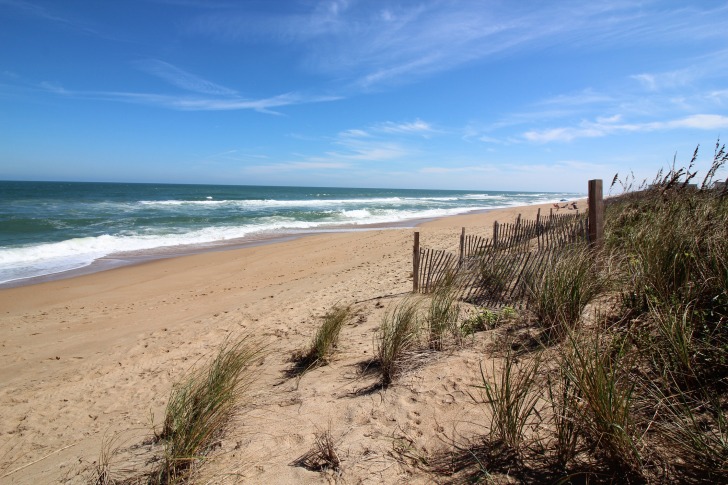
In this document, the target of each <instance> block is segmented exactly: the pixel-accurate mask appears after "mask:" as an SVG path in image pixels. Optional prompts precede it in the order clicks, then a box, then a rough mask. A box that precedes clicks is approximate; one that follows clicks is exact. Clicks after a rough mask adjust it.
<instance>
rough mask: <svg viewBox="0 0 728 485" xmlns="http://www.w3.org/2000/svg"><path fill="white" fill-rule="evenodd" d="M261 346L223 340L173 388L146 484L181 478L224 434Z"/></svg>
mask: <svg viewBox="0 0 728 485" xmlns="http://www.w3.org/2000/svg"><path fill="white" fill-rule="evenodd" d="M259 355H260V347H259V346H258V345H256V344H255V343H253V342H252V340H251V339H249V338H245V339H242V340H240V341H237V342H232V341H226V342H225V343H223V345H222V346H221V347H220V349H219V351H218V353H217V356H216V357H215V358H214V359H212V361H210V362H209V363H208V364H206V365H204V366H202V367H200V368H199V369H197V370H195V371H193V372H191V373H190V374H188V375H187V376H185V377H184V378H183V379H182V380H181V381H180V382H179V383H178V384H176V385H175V386H174V387H173V388H172V392H171V394H170V397H169V402H168V403H167V409H166V412H165V418H164V424H163V427H162V431H161V432H160V433H159V434H158V436H157V439H158V440H159V441H160V442H161V443H162V444H163V446H164V454H163V457H162V460H161V462H160V466H159V467H158V469H157V470H156V472H155V473H154V474H153V475H152V476H150V477H149V482H150V483H174V482H178V481H181V480H183V479H185V478H186V477H187V475H188V473H189V472H190V470H191V469H192V468H193V465H194V464H195V463H196V462H197V461H198V460H199V459H201V458H202V457H203V456H204V455H205V454H206V453H207V452H208V451H209V449H210V447H211V445H212V444H213V443H214V441H215V440H216V439H217V438H219V437H220V436H221V435H222V434H223V432H224V431H225V428H226V426H227V425H228V424H229V422H230V419H231V418H232V417H233V416H234V414H235V412H236V410H237V408H238V406H239V405H240V404H241V402H242V401H243V400H244V398H245V394H246V391H247V390H248V388H249V386H250V384H251V382H252V377H253V373H252V369H251V364H252V363H253V362H254V361H255V360H256V359H257V358H258V356H259Z"/></svg>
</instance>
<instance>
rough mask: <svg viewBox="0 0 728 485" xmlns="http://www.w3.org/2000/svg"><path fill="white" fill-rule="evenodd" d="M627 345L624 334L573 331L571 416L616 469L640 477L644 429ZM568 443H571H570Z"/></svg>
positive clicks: (568, 361)
mask: <svg viewBox="0 0 728 485" xmlns="http://www.w3.org/2000/svg"><path fill="white" fill-rule="evenodd" d="M626 354H627V347H626V343H625V341H624V340H622V339H620V338H619V337H618V336H606V335H605V336H604V337H602V336H600V335H599V334H598V333H597V334H591V335H589V336H586V335H585V334H584V333H582V334H577V335H574V334H572V335H570V336H569V338H568V341H567V342H566V348H565V349H564V361H563V363H562V366H563V368H562V372H563V373H564V377H565V379H566V380H567V382H568V383H569V385H570V386H573V387H574V391H573V395H572V396H571V397H569V398H568V399H567V400H566V401H565V403H566V404H567V405H568V406H570V408H568V409H566V410H565V412H564V415H565V416H568V417H569V418H570V419H572V420H574V423H575V425H576V426H577V432H578V434H579V435H581V436H583V437H585V438H587V439H588V440H590V444H591V447H592V449H593V450H595V451H596V452H597V453H600V452H601V453H603V454H604V455H605V456H606V457H607V460H608V462H609V463H610V464H611V466H612V468H613V469H615V470H621V471H625V472H629V473H630V474H634V475H637V476H639V475H640V474H641V466H642V459H641V455H640V452H639V447H638V445H639V437H640V433H639V431H638V430H639V428H638V425H637V423H636V421H635V413H634V407H635V382H634V380H633V379H632V378H631V377H630V375H629V374H628V370H629V365H627V364H626V359H627V357H626ZM564 444H566V443H564Z"/></svg>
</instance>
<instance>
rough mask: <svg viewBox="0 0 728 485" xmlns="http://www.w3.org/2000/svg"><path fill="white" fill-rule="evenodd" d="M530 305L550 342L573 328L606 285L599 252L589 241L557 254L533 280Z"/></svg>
mask: <svg viewBox="0 0 728 485" xmlns="http://www.w3.org/2000/svg"><path fill="white" fill-rule="evenodd" d="M528 286H529V295H530V298H529V306H530V307H531V308H532V309H533V311H534V313H535V314H536V317H537V318H538V320H539V322H540V324H541V326H542V327H543V328H544V332H545V336H546V339H547V340H548V341H549V342H556V341H561V340H563V339H564V338H565V337H566V336H567V334H568V333H570V332H573V331H574V330H575V329H576V328H577V325H578V323H579V321H580V319H581V314H582V312H583V311H584V308H585V307H586V305H587V304H589V303H590V302H591V301H592V300H593V299H594V298H595V297H596V296H597V295H598V294H599V293H600V292H601V291H602V289H603V285H602V282H601V278H600V277H599V276H598V272H597V271H596V266H595V254H594V253H593V252H592V251H591V250H590V249H589V248H588V247H587V246H586V245H574V246H571V247H568V248H566V249H565V250H564V251H563V252H561V253H559V254H558V255H556V256H555V259H554V261H553V263H552V265H550V266H549V267H548V269H547V270H546V271H545V272H544V274H543V275H539V276H538V277H532V278H531V281H530V282H529V285H528Z"/></svg>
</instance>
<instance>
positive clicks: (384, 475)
mask: <svg viewBox="0 0 728 485" xmlns="http://www.w3.org/2000/svg"><path fill="white" fill-rule="evenodd" d="M584 206H585V204H584V202H583V201H580V207H581V208H583V207H584ZM538 207H542V208H543V209H542V211H543V212H544V213H548V210H549V208H550V207H551V206H550V205H549V204H547V205H542V206H529V207H519V208H511V209H503V210H495V211H491V212H488V213H481V214H470V215H464V216H455V217H449V218H444V219H440V220H436V221H431V222H428V223H425V224H423V225H421V226H420V227H418V228H417V229H415V230H418V231H419V232H420V234H421V235H420V244H421V245H422V246H423V247H431V248H437V249H450V250H453V251H456V250H457V247H458V241H459V234H460V228H461V227H465V230H466V233H467V234H478V235H482V236H489V235H490V232H491V230H492V225H493V221H494V220H498V221H499V222H513V221H514V220H515V218H516V216H517V214H518V213H521V214H523V217H524V218H535V213H536V210H537V208H538ZM566 212H570V211H566V210H565V209H562V210H561V211H560V213H566ZM415 230H413V229H377V230H367V231H362V232H350V233H332V234H321V235H313V236H307V237H303V238H299V239H296V240H292V241H286V242H281V243H276V244H269V245H264V246H257V247H250V248H243V249H236V250H230V251H222V252H209V253H202V254H196V255H191V256H184V257H179V258H174V259H166V260H157V261H151V262H146V263H144V264H139V265H135V266H127V267H122V268H117V269H113V270H109V271H104V272H100V273H95V274H90V275H83V276H78V277H75V278H71V279H64V280H58V281H52V282H47V283H42V284H37V285H32V286H24V287H20V288H9V289H2V290H0V408H1V409H2V413H0V482H1V483H33V484H40V483H56V482H63V481H68V482H69V483H81V482H83V474H82V471H83V470H84V469H87V468H88V467H89V466H93V463H94V461H96V460H98V458H99V455H100V453H101V451H102V444H103V443H104V440H107V441H108V440H110V439H112V438H114V439H115V440H116V441H115V443H116V444H117V445H118V446H122V447H124V446H127V447H128V446H131V445H135V444H140V443H142V442H143V441H144V440H146V439H148V438H149V437H150V436H152V427H153V426H156V429H157V430H159V429H160V426H161V422H162V421H163V417H164V408H165V405H166V403H167V399H168V397H169V392H170V389H171V386H172V384H173V383H174V382H176V381H178V380H179V379H180V377H181V376H182V375H184V374H185V372H186V371H188V370H189V369H190V368H191V367H192V366H194V365H195V364H199V363H200V362H204V361H205V360H207V359H209V358H210V357H211V356H213V355H214V353H215V351H216V349H217V348H218V347H219V346H220V344H221V343H222V342H223V341H224V340H225V339H226V338H228V337H229V336H233V337H241V336H244V335H253V336H256V337H258V338H260V339H261V340H262V341H264V342H265V344H266V346H267V347H266V354H265V358H264V360H263V362H262V363H261V364H260V365H259V367H258V369H256V376H257V379H256V381H255V383H254V385H253V386H252V388H251V390H250V403H249V404H247V405H246V406H245V407H243V409H242V411H241V414H240V416H239V417H238V418H236V419H235V420H234V422H233V423H232V425H231V427H230V429H229V430H228V432H227V434H226V435H225V437H224V438H223V440H222V441H221V442H220V444H219V446H218V447H217V449H216V450H215V451H214V452H213V453H212V454H211V456H210V458H209V460H208V461H207V462H206V463H205V464H204V466H203V467H202V468H201V472H200V483H235V482H241V483H326V482H328V481H332V480H334V478H336V479H341V480H343V481H344V482H347V483H381V482H384V483H396V482H402V481H409V482H415V483H417V482H423V483H425V482H431V481H432V480H431V478H430V477H429V476H428V475H427V474H426V473H425V472H424V471H422V470H420V469H419V468H418V467H417V466H416V463H417V462H418V461H419V462H421V459H422V458H425V457H432V456H434V455H435V453H436V452H437V451H438V450H442V449H447V448H448V447H450V444H451V443H452V442H453V441H456V442H463V441H464V440H468V439H470V438H474V437H476V436H478V435H480V434H483V433H485V431H486V428H485V427H484V424H485V422H486V419H485V418H486V414H485V410H484V406H482V405H476V403H475V402H474V400H473V398H472V397H471V394H474V392H475V391H476V390H475V389H474V388H473V387H472V385H473V384H477V383H478V381H479V378H480V377H479V376H480V367H479V366H480V363H481V362H482V361H483V360H484V359H487V354H486V353H485V352H484V348H485V346H486V345H487V343H488V336H487V335H485V333H483V334H480V335H478V336H477V338H475V339H473V341H472V342H471V343H470V344H469V345H467V346H465V347H464V348H463V349H460V350H457V351H450V352H443V353H440V354H438V355H437V356H433V357H432V358H431V359H430V361H429V362H428V363H427V364H426V365H424V366H421V367H419V368H418V369H416V370H414V371H412V372H410V373H408V374H407V375H405V376H403V377H402V378H401V379H400V380H399V381H397V382H396V383H395V384H394V385H393V386H391V387H389V388H388V389H386V390H378V389H376V388H372V385H373V384H375V383H376V380H377V378H376V376H375V375H372V374H370V373H367V372H366V371H362V369H364V368H366V363H367V362H368V361H369V360H370V359H372V356H373V353H374V336H375V332H376V329H377V327H378V326H379V324H380V322H381V319H382V316H383V314H384V312H385V311H386V309H387V308H388V307H390V306H391V305H393V304H394V303H396V302H397V301H398V300H399V299H401V298H403V296H404V295H406V294H407V293H408V292H410V291H411V289H412V279H411V273H412V242H413V232H414V231H415ZM337 303H339V304H354V308H355V310H356V311H357V312H358V317H357V319H356V320H355V322H354V323H352V324H351V325H350V326H347V327H346V328H344V329H343V331H342V335H341V340H340V344H339V347H338V351H337V353H336V356H335V358H334V360H333V362H331V363H330V364H329V365H327V366H324V367H320V368H317V369H315V370H312V371H310V372H308V373H306V374H305V375H304V376H303V377H302V378H301V379H300V380H296V379H295V378H294V379H288V378H286V376H285V372H286V370H288V369H290V368H291V362H290V357H291V354H292V353H293V352H294V351H296V350H302V349H305V348H306V347H307V346H308V344H309V342H310V340H311V338H312V336H313V333H314V331H315V329H316V328H317V326H318V325H319V323H320V320H319V317H320V316H321V315H323V314H324V313H325V312H326V311H327V310H328V309H330V308H331V307H332V306H333V305H335V304H337ZM485 367H486V368H487V365H486V366H485ZM476 394H477V393H476ZM324 430H328V431H330V432H331V434H332V436H333V437H334V439H335V440H336V448H337V453H338V455H339V458H340V459H341V472H340V476H336V477H335V476H334V474H333V472H326V473H322V472H317V471H310V470H307V469H306V468H303V467H300V466H294V462H295V461H296V459H297V458H300V457H301V456H302V455H304V454H305V453H306V452H307V451H309V450H310V449H311V448H312V445H313V440H314V435H315V433H316V432H319V431H324Z"/></svg>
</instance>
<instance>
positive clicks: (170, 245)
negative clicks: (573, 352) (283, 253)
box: [0, 193, 561, 283]
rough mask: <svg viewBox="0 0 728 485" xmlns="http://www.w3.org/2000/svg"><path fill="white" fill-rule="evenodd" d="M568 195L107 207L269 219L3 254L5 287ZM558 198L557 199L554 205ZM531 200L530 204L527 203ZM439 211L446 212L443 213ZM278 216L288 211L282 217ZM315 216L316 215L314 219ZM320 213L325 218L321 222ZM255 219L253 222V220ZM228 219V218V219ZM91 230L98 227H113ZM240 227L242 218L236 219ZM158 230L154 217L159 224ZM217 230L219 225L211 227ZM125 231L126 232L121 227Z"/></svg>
mask: <svg viewBox="0 0 728 485" xmlns="http://www.w3.org/2000/svg"><path fill="white" fill-rule="evenodd" d="M560 195H561V194H538V195H537V196H534V194H523V196H522V197H515V196H513V195H489V194H482V193H481V194H478V193H472V194H465V195H458V196H445V197H421V198H417V197H378V198H370V199H347V198H341V199H308V200H277V199H268V200H260V199H258V200H214V199H205V200H197V201H185V200H162V201H142V202H136V203H135V202H124V203H102V204H106V205H108V207H103V209H104V210H105V211H107V210H108V211H112V212H116V213H118V212H122V213H124V214H125V216H126V213H127V212H130V211H138V210H140V209H143V210H146V209H152V210H161V211H166V210H169V211H179V212H180V213H181V214H185V213H190V214H192V213H196V212H197V211H198V208H199V210H201V211H205V217H207V212H209V213H210V214H215V213H216V211H217V209H218V208H220V209H223V210H227V209H232V212H236V211H238V210H240V211H241V212H242V211H245V209H250V210H256V209H257V210H262V211H265V212H263V213H267V214H270V215H269V216H267V217H254V218H249V221H248V222H239V223H238V224H239V225H234V223H232V222H227V225H225V224H226V223H224V222H223V223H222V225H210V226H209V227H205V228H202V229H196V230H192V229H190V228H179V229H178V230H177V231H176V232H175V231H173V230H169V229H167V232H166V233H162V232H161V231H162V230H163V229H161V228H158V227H156V226H154V225H150V226H147V227H137V229H128V228H127V229H126V230H124V231H121V230H119V231H118V232H116V233H114V234H106V235H100V236H95V237H83V238H76V239H68V240H65V241H61V242H54V243H43V244H35V245H28V246H21V247H0V283H6V282H9V281H13V280H19V279H25V278H31V277H35V276H42V275H48V274H54V273H59V272H63V271H69V270H75V269H79V268H82V267H85V266H88V265H90V264H92V263H93V262H94V261H96V260H98V259H100V258H105V257H109V256H112V255H116V254H119V253H127V252H149V251H151V250H155V249H167V250H170V251H175V248H180V249H181V247H182V246H189V245H211V244H215V243H219V242H224V241H230V240H237V239H241V238H245V237H248V236H251V235H253V234H266V233H271V234H284V233H292V232H297V231H307V230H317V229H328V230H330V229H331V226H341V225H350V226H359V225H364V224H387V223H399V222H402V221H406V220H412V219H429V218H438V217H445V216H450V215H455V214H460V213H463V212H469V211H473V210H483V209H496V208H500V207H510V206H517V205H522V204H524V203H544V202H551V201H554V200H558V198H560V197H559V196H560ZM554 197H557V198H556V199H554ZM526 201H527V202H526ZM438 206H439V207H438ZM276 209H281V210H280V211H278V210H276ZM286 209H293V210H295V211H296V214H297V216H296V217H300V216H301V212H303V213H310V214H312V216H311V219H315V220H313V221H308V220H301V219H297V218H294V217H293V215H292V214H291V215H287V213H288V212H289V211H287V210H286ZM309 211H310V212H309ZM314 213H316V214H317V215H315V216H313V214H314ZM245 217H247V216H245ZM223 219H224V218H223ZM100 220H102V222H98V223H94V224H90V225H89V226H88V227H93V226H95V225H96V224H100V226H99V227H103V224H106V221H105V219H104V218H101V219H100ZM236 220H239V219H236ZM151 224H154V221H153V216H152V222H151ZM211 224H212V223H211ZM119 227H121V226H119Z"/></svg>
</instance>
